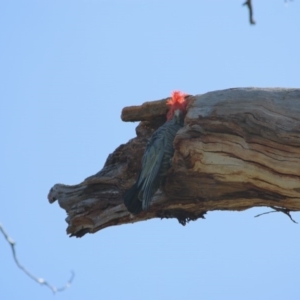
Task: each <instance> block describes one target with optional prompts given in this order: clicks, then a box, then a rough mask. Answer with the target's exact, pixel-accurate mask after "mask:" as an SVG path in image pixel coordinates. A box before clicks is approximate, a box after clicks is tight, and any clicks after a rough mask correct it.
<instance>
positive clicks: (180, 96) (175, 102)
mask: <svg viewBox="0 0 300 300" xmlns="http://www.w3.org/2000/svg"><path fill="white" fill-rule="evenodd" d="M185 96H186V94H184V93H182V92H179V91H175V92H173V93H172V96H171V99H170V100H168V101H167V105H168V106H169V110H168V113H167V120H171V119H173V117H174V113H175V111H176V110H180V111H181V112H182V114H183V115H185V114H186V106H187V102H186V100H185Z"/></svg>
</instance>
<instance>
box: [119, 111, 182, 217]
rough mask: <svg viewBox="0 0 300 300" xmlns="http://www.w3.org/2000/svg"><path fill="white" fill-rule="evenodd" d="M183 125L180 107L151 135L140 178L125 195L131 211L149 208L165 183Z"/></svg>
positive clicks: (127, 205)
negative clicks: (178, 134) (175, 140)
mask: <svg viewBox="0 0 300 300" xmlns="http://www.w3.org/2000/svg"><path fill="white" fill-rule="evenodd" d="M182 126H183V114H182V112H181V111H180V110H179V109H178V110H176V111H175V113H174V116H173V119H171V120H170V121H167V122H166V123H165V124H163V125H162V126H161V127H159V128H158V129H157V130H156V131H155V132H154V133H153V135H152V136H151V138H150V140H149V141H148V144H147V146H146V149H145V153H144V155H143V158H142V169H141V172H140V174H139V176H138V179H137V181H136V183H135V184H134V185H133V186H132V187H131V188H130V189H129V190H128V191H127V192H126V193H125V194H124V197H123V200H124V204H125V206H126V207H127V209H128V211H129V212H131V213H133V214H138V213H140V212H141V211H142V210H147V209H148V208H149V206H150V202H151V199H152V197H153V195H154V194H155V192H156V191H157V190H158V188H159V187H160V185H161V184H163V182H164V179H165V177H166V173H167V171H168V169H169V168H170V166H171V159H172V157H173V154H174V147H173V141H174V138H175V135H176V133H177V131H178V130H179V129H180V128H181V127H182Z"/></svg>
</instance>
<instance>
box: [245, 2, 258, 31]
mask: <svg viewBox="0 0 300 300" xmlns="http://www.w3.org/2000/svg"><path fill="white" fill-rule="evenodd" d="M243 5H246V6H248V9H249V22H250V24H251V25H255V21H254V19H253V8H252V0H247V1H246V2H245V3H244V4H243Z"/></svg>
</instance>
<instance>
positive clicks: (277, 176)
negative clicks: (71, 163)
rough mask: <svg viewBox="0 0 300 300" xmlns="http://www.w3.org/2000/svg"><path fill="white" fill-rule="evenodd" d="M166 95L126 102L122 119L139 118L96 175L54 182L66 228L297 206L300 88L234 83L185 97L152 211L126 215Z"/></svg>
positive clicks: (52, 195) (78, 232)
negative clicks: (130, 190)
mask: <svg viewBox="0 0 300 300" xmlns="http://www.w3.org/2000/svg"><path fill="white" fill-rule="evenodd" d="M165 101H166V99H163V100H160V101H154V102H148V103H145V104H143V105H142V106H138V107H127V108H124V110H123V112H122V119H123V121H138V120H140V121H142V122H141V123H140V124H139V125H138V127H137V129H136V133H137V137H135V138H134V139H132V140H130V141H129V142H128V143H127V144H124V145H121V146H119V147H118V148H117V149H116V150H115V152H114V153H112V154H110V155H109V156H108V158H107V161H106V163H105V165H104V167H103V169H102V170H101V171H100V172H99V173H97V174H96V175H93V176H90V177H88V178H87V179H86V180H84V181H83V182H82V183H80V184H78V185H74V186H69V185H64V184H56V185H54V186H53V187H52V188H51V190H50V192H49V195H48V199H49V201H50V203H53V202H54V201H55V200H58V202H59V205H60V206H61V207H62V208H64V209H65V210H66V212H67V214H68V217H67V220H66V221H67V223H68V225H69V226H68V228H67V233H68V234H70V235H71V236H78V237H79V236H82V235H84V234H85V233H88V232H89V233H94V232H96V231H98V230H100V229H103V228H105V227H108V226H112V225H120V224H125V223H132V222H137V221H142V220H147V219H151V218H155V217H159V218H172V217H174V218H177V219H178V220H179V221H180V223H182V224H185V223H186V222H187V221H189V220H196V219H197V218H201V217H203V215H204V214H205V213H206V212H208V211H213V210H245V209H248V208H252V207H255V206H269V207H277V208H279V209H280V208H283V209H286V210H287V211H299V210H300V89H282V88H276V89H258V88H237V89H229V90H222V91H216V92H210V93H207V94H204V95H197V96H189V97H188V101H189V106H188V113H187V116H186V118H185V126H184V128H182V129H181V130H180V131H179V132H178V133H177V136H176V138H175V141H174V147H175V154H174V157H173V161H172V168H171V169H170V170H169V172H168V176H167V180H166V184H165V186H164V189H163V191H161V190H159V191H158V192H157V193H156V194H155V196H154V199H153V202H152V206H151V208H150V210H149V211H147V212H142V213H141V214H139V215H137V216H132V215H130V214H129V213H128V212H127V210H126V208H125V206H124V205H123V202H122V195H123V193H124V191H125V190H126V189H128V188H129V187H130V186H131V185H132V184H133V183H134V182H135V180H136V177H137V175H138V172H139V169H140V166H141V157H142V155H143V151H144V148H145V146H146V143H147V139H148V138H149V136H150V135H151V134H152V133H153V131H154V130H155V129H156V128H158V126H160V125H161V124H162V123H163V122H164V121H165V119H164V116H165V113H166V105H165Z"/></svg>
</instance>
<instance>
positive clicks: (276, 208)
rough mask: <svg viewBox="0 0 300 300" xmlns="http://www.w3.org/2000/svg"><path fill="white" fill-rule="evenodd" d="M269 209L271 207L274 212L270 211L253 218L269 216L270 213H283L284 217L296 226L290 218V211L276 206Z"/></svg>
mask: <svg viewBox="0 0 300 300" xmlns="http://www.w3.org/2000/svg"><path fill="white" fill-rule="evenodd" d="M270 207H271V208H272V209H274V210H271V211H268V212H265V213H262V214H259V215H256V216H255V218H257V217H260V216H262V215H267V214H270V213H275V212H282V213H284V214H285V215H287V216H288V217H289V218H290V219H291V221H292V222H294V223H296V224H298V222H296V221H295V220H294V219H293V218H292V216H291V211H290V210H288V209H286V208H282V207H276V206H270Z"/></svg>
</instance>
